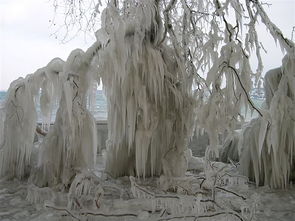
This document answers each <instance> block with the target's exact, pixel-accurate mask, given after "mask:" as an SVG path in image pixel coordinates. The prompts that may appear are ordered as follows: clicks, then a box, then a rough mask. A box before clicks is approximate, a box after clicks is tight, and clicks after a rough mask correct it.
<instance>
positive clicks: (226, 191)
mask: <svg viewBox="0 0 295 221" xmlns="http://www.w3.org/2000/svg"><path fill="white" fill-rule="evenodd" d="M96 169H99V168H96ZM95 171H96V170H94V173H93V172H89V171H83V172H82V173H78V174H77V175H76V177H75V178H74V180H73V182H72V184H71V186H70V188H69V191H68V192H58V190H57V189H52V188H48V187H44V188H40V187H37V186H34V185H29V186H28V192H27V197H26V198H27V200H29V201H30V202H31V203H33V204H34V205H35V206H36V208H37V209H38V210H39V212H35V213H42V215H39V216H35V217H38V218H36V219H35V220H41V219H44V218H46V217H48V216H47V215H48V213H49V214H50V213H51V214H52V215H51V218H49V219H48V220H73V219H77V220H122V219H123V220H151V221H154V220H170V219H173V220H192V219H196V218H197V219H199V218H200V219H201V218H202V219H205V220H206V219H208V220H230V221H235V220H244V221H246V220H250V219H252V218H253V220H256V219H255V214H256V210H257V206H258V203H259V198H258V196H257V195H255V194H254V195H253V192H248V179H247V178H245V177H242V176H239V175H237V171H236V169H235V168H234V167H232V166H231V165H227V164H222V163H218V162H211V163H210V166H209V167H208V170H206V171H205V173H199V174H194V173H187V174H186V176H184V177H178V178H172V177H166V176H161V177H160V178H146V179H145V180H143V179H137V178H135V177H132V176H130V177H121V178H116V179H112V178H111V177H109V176H108V175H107V174H103V175H102V176H100V177H98V176H96V175H95V173H96V172H95ZM243 187H244V188H243ZM0 199H1V198H0Z"/></svg>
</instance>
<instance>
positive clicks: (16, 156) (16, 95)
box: [0, 75, 39, 179]
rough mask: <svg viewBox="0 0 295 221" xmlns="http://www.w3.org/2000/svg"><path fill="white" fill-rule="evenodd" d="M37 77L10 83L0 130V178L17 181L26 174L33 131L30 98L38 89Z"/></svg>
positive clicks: (31, 100)
mask: <svg viewBox="0 0 295 221" xmlns="http://www.w3.org/2000/svg"><path fill="white" fill-rule="evenodd" d="M35 77H39V76H37V75H28V76H27V77H26V78H25V79H23V78H19V79H17V80H15V81H13V82H12V83H11V85H10V87H9V90H8V92H7V97H6V100H5V103H4V107H3V109H2V110H1V111H2V112H3V117H4V119H3V122H4V124H3V125H4V126H3V131H2V133H1V134H0V141H1V144H0V145H1V146H0V151H1V152H0V176H1V177H7V178H13V177H17V178H19V179H22V178H24V177H25V176H27V175H28V173H29V170H30V168H29V167H30V156H31V151H32V146H33V140H34V134H35V130H36V120H37V119H36V118H37V114H36V108H35V101H34V98H35V96H36V95H37V94H38V90H37V89H38V88H37V87H36V85H34V83H35V82H34V81H35V80H36V79H35Z"/></svg>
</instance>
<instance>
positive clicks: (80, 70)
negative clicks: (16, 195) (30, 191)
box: [32, 44, 99, 188]
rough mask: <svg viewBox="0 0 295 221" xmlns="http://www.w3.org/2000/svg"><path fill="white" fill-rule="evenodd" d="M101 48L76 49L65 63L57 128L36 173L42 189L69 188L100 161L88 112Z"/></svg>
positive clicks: (45, 144)
mask: <svg viewBox="0 0 295 221" xmlns="http://www.w3.org/2000/svg"><path fill="white" fill-rule="evenodd" d="M97 47H99V45H95V44H94V45H93V47H90V49H88V50H87V51H86V52H83V51H82V50H81V49H76V50H73V51H72V52H71V54H70V55H69V57H68V59H67V61H66V62H65V64H64V67H63V72H62V75H61V76H60V81H61V85H62V89H61V98H60V102H59V107H58V110H57V113H56V119H55V123H54V125H53V127H52V128H51V129H50V131H49V133H48V134H47V136H46V137H45V139H44V141H43V142H42V144H41V146H40V152H39V159H38V165H37V169H36V173H34V174H32V180H33V182H34V183H35V184H37V185H38V186H54V185H57V184H60V183H61V184H63V185H64V187H66V188H67V187H68V186H69V185H70V184H71V182H72V180H73V178H74V176H75V174H76V173H77V171H79V170H83V169H87V168H88V169H91V168H93V167H94V165H95V162H96V149H97V140H96V124H95V119H94V118H93V116H92V114H91V113H90V112H89V111H88V109H87V92H88V89H89V85H90V82H91V80H92V79H93V73H92V72H91V68H90V66H91V60H92V58H93V56H94V55H95V51H96V50H97Z"/></svg>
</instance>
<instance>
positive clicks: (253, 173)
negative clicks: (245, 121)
mask: <svg viewBox="0 0 295 221" xmlns="http://www.w3.org/2000/svg"><path fill="white" fill-rule="evenodd" d="M276 74H277V75H279V76H273V78H274V79H279V78H281V80H280V82H279V84H277V81H275V82H273V83H272V85H273V88H274V87H275V86H277V90H276V91H273V97H272V99H270V100H271V101H270V108H269V110H265V112H264V117H263V118H258V119H255V120H252V121H251V123H250V124H249V125H247V126H246V127H245V128H244V131H243V133H242V139H241V140H240V144H239V147H240V150H241V170H242V172H243V173H244V174H245V175H247V176H249V177H251V178H252V179H254V180H255V181H256V183H257V185H258V184H267V185H270V186H271V187H273V188H286V187H287V186H288V184H289V180H290V177H291V176H292V174H293V176H294V162H295V155H294V153H295V143H294V133H295V123H294V117H295V110H294V107H295V93H294V92H295V56H294V54H293V53H291V54H287V55H286V56H285V57H284V59H283V61H282V67H281V72H280V71H277V72H276ZM269 96H272V94H271V95H269Z"/></svg>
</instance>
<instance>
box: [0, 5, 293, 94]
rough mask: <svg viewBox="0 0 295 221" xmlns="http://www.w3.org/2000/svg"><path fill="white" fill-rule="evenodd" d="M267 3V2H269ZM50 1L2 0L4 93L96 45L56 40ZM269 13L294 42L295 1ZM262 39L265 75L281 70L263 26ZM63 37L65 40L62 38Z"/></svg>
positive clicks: (0, 70) (80, 40) (0, 64)
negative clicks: (74, 52)
mask: <svg viewBox="0 0 295 221" xmlns="http://www.w3.org/2000/svg"><path fill="white" fill-rule="evenodd" d="M265 1H266V0H265ZM51 2H52V1H50V0H0V90H7V89H8V87H9V84H10V82H11V81H13V80H14V79H16V78H18V77H20V76H25V75H27V74H29V73H33V72H35V71H36V70H37V69H38V68H40V67H44V66H45V65H46V64H47V63H48V62H49V61H50V60H51V59H52V58H54V57H60V58H62V59H64V60H65V59H66V58H67V56H68V55H69V53H70V52H71V51H72V50H73V49H75V48H82V49H83V50H85V49H86V48H87V47H88V46H90V45H91V44H92V42H91V40H89V39H88V41H87V42H85V36H84V35H81V36H80V37H78V38H75V39H74V40H72V41H70V42H68V43H66V44H62V43H60V39H55V37H54V36H52V33H53V32H54V30H55V29H54V27H52V25H51V23H50V22H49V21H50V20H51V19H52V18H53V15H54V12H53V7H52V5H51ZM268 2H269V3H271V4H272V7H271V8H270V9H266V11H267V12H268V14H269V16H270V18H271V19H272V21H273V22H274V23H275V24H277V25H278V27H279V28H280V29H281V30H282V31H283V33H285V35H286V36H287V37H288V38H291V33H292V27H293V26H295V0H268ZM259 33H261V35H260V39H261V40H262V41H263V42H264V44H265V47H266V49H267V50H268V53H267V54H266V55H264V56H263V61H264V64H265V71H266V70H268V69H270V68H274V67H278V66H280V64H281V59H282V56H283V54H282V53H281V51H280V49H279V48H278V47H276V45H275V44H274V43H273V40H272V39H271V37H269V36H268V34H267V32H266V31H265V27H264V26H262V25H261V27H260V28H259ZM294 34H295V33H294ZM60 37H61V36H60Z"/></svg>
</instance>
